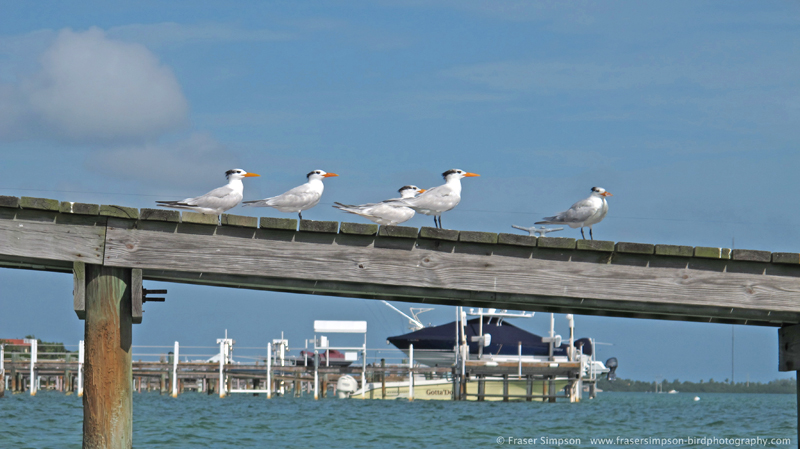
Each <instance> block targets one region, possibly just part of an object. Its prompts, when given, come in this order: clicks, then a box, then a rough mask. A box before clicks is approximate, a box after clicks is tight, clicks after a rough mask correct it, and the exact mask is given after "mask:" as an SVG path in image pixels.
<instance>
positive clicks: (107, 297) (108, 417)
mask: <svg viewBox="0 0 800 449" xmlns="http://www.w3.org/2000/svg"><path fill="white" fill-rule="evenodd" d="M130 282H131V270H130V269H125V268H113V267H104V266H100V265H87V266H86V321H85V326H84V328H85V341H86V363H85V364H84V370H85V373H86V380H85V382H84V385H85V389H84V394H83V447H84V448H130V447H131V446H132V439H133V396H132V386H131V378H132V368H131V343H132V327H131V297H130V295H131V290H130Z"/></svg>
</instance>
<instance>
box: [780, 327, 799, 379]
mask: <svg viewBox="0 0 800 449" xmlns="http://www.w3.org/2000/svg"><path fill="white" fill-rule="evenodd" d="M778 371H800V324H795V325H792V326H784V327H782V328H780V329H778Z"/></svg>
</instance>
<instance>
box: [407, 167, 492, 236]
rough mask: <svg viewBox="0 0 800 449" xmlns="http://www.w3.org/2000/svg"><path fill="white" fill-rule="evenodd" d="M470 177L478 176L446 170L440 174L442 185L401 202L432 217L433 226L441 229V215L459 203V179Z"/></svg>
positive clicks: (455, 170)
mask: <svg viewBox="0 0 800 449" xmlns="http://www.w3.org/2000/svg"><path fill="white" fill-rule="evenodd" d="M472 176H480V175H478V174H475V173H469V172H465V171H464V170H459V169H457V168H454V169H452V170H447V171H446V172H444V173H442V177H443V178H444V181H445V182H444V184H442V185H440V186H437V187H432V188H430V189H428V190H426V191H425V193H423V194H421V195H420V196H418V197H415V198H409V199H407V200H403V202H404V203H405V204H406V205H408V207H410V208H412V209H414V210H415V211H417V212H419V213H421V214H425V215H433V224H434V226H436V227H437V228H441V227H442V213H443V212H447V211H449V210H451V209H452V208H454V207H456V206H457V205H458V203H459V202H460V201H461V178H467V177H472ZM437 219H438V221H437Z"/></svg>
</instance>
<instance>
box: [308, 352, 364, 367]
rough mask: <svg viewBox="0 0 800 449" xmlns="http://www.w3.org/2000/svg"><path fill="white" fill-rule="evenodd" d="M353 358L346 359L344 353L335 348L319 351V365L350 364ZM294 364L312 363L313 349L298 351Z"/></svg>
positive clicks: (309, 364)
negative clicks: (298, 354) (298, 355)
mask: <svg viewBox="0 0 800 449" xmlns="http://www.w3.org/2000/svg"><path fill="white" fill-rule="evenodd" d="M352 363H353V360H347V359H346V357H345V354H344V353H343V352H341V351H337V350H335V349H329V350H327V351H322V352H320V353H319V366H341V367H345V366H350V365H351V364H352ZM295 364H297V365H303V366H313V365H314V352H313V351H300V357H299V358H298V359H296V360H295Z"/></svg>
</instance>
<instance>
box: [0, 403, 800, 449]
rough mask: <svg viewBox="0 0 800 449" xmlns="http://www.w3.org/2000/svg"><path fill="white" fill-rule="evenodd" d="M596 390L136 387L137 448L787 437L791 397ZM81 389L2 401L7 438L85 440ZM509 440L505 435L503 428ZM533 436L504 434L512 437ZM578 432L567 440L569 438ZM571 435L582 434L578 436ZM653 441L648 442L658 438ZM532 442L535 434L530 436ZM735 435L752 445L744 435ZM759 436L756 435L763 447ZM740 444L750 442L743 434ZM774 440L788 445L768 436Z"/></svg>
mask: <svg viewBox="0 0 800 449" xmlns="http://www.w3.org/2000/svg"><path fill="white" fill-rule="evenodd" d="M694 396H695V395H694V394H672V395H667V394H659V395H656V394H646V393H601V394H600V395H599V397H598V398H597V399H594V400H591V401H589V400H584V402H582V403H580V404H569V403H558V404H539V403H505V404H504V403H489V402H484V403H476V402H449V401H436V402H434V401H429V402H425V401H416V402H413V403H409V402H407V401H405V400H397V401H377V400H376V401H360V400H337V399H325V400H320V401H314V400H313V399H311V398H308V397H307V398H301V399H295V398H274V399H272V400H269V401H267V400H266V399H265V398H264V396H260V397H253V396H252V395H241V394H235V395H231V396H229V397H227V398H225V399H219V398H218V397H216V396H206V395H202V394H198V393H185V394H183V395H181V396H180V397H178V398H177V399H173V398H171V397H169V396H166V395H165V396H160V395H159V394H158V393H141V394H137V393H134V396H133V398H134V402H133V413H134V422H133V428H134V430H133V440H134V446H135V447H140V448H160V447H163V448H167V447H168V448H199V447H213V448H241V447H287V448H315V447H332V448H338V447H342V448H384V447H386V448H394V447H401V448H424V447H462V448H472V447H475V448H501V447H510V446H515V447H559V439H561V440H562V441H561V443H562V444H561V445H560V447H582V448H591V447H602V448H611V447H628V448H630V447H642V446H647V447H732V446H734V445H735V443H736V441H730V442H729V444H715V443H713V441H712V444H710V445H708V444H703V443H700V444H688V440H686V441H685V442H684V443H683V444H664V445H661V444H650V445H643V444H641V443H640V444H638V445H636V444H631V445H627V446H625V445H620V444H598V443H594V444H593V443H592V442H591V438H612V439H616V438H617V437H621V438H629V439H633V438H664V439H667V438H673V439H674V438H687V437H692V438H698V439H699V438H702V437H708V438H717V441H718V440H719V439H721V438H739V439H744V438H755V437H756V436H760V437H763V438H791V440H792V443H791V445H783V446H782V447H797V429H796V425H797V415H796V402H795V396H794V395H745V394H740V395H736V394H702V395H701V400H700V401H697V402H695V401H693V398H694ZM82 418H83V408H82V405H81V399H80V398H77V397H76V396H74V395H73V396H65V395H63V394H60V393H53V392H46V391H40V392H39V393H38V394H37V395H36V397H33V398H32V397H30V396H29V395H27V394H16V395H10V394H6V397H5V398H3V399H0V448H26V447H30V448H80V447H81V431H82V427H81V426H82ZM499 437H502V438H504V439H505V440H504V444H498V438H499ZM509 437H513V438H519V439H522V438H528V439H529V440H527V442H526V441H524V440H517V441H516V443H517V444H513V445H512V444H509V441H508V438H509ZM569 439H572V441H571V442H569V441H566V440H569ZM576 439H580V443H578V441H577V440H576ZM651 441H652V440H651ZM534 443H535V444H534ZM740 443H746V442H745V441H740ZM759 446H761V445H759ZM742 447H748V445H746V444H742ZM767 447H781V446H777V445H774V444H773V445H770V444H767Z"/></svg>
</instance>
